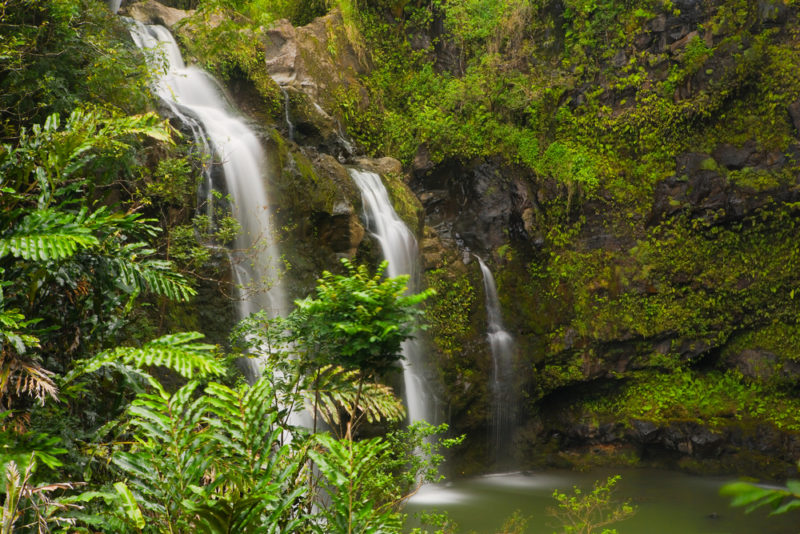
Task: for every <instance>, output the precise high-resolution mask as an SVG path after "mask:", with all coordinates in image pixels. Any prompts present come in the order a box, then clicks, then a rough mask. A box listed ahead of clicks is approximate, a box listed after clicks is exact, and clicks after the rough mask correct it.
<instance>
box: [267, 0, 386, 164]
mask: <svg viewBox="0 0 800 534" xmlns="http://www.w3.org/2000/svg"><path fill="white" fill-rule="evenodd" d="M254 38H260V40H261V43H262V46H263V49H264V58H265V59H264V67H265V70H266V72H267V74H269V76H270V77H271V78H272V79H273V80H274V81H275V82H276V83H277V84H278V85H279V86H280V87H281V90H282V91H283V92H284V93H285V95H287V96H288V99H289V116H290V120H291V121H292V122H293V123H294V124H295V127H296V128H295V130H296V133H297V134H299V135H298V136H297V139H296V141H297V142H298V143H300V144H303V145H311V146H315V147H318V148H319V149H320V150H321V151H324V152H328V153H332V154H334V155H337V156H338V157H339V158H340V159H341V160H343V161H344V160H346V159H347V158H349V157H350V156H351V155H352V154H353V152H354V149H353V146H352V145H351V143H350V142H349V141H348V140H347V139H346V138H345V136H344V135H343V133H342V131H341V126H340V124H339V122H338V121H337V119H336V118H335V117H334V116H332V114H331V113H332V112H331V110H334V109H336V108H337V105H338V102H337V100H336V98H337V95H338V94H341V93H342V92H346V93H347V94H350V95H354V96H355V102H354V103H355V106H356V107H357V108H365V107H366V106H367V105H368V103H369V95H368V93H367V90H366V89H365V88H364V86H363V85H362V84H361V83H360V81H359V76H361V75H363V74H365V73H366V72H368V71H369V68H370V64H369V61H368V59H367V56H366V54H365V53H364V51H363V44H362V43H354V42H352V41H351V40H350V38H349V35H348V34H347V32H346V30H345V25H344V23H343V21H342V17H341V13H340V12H339V11H338V10H337V9H334V10H332V11H331V12H330V13H328V14H327V15H325V16H323V17H319V18H316V19H314V20H313V21H312V22H311V23H309V24H307V25H306V26H302V27H294V26H292V25H291V23H289V21H287V20H279V21H276V22H275V24H274V25H273V26H271V27H270V28H269V29H266V30H263V33H262V34H261V35H260V36H254Z"/></svg>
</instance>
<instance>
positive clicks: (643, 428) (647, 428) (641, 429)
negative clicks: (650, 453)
mask: <svg viewBox="0 0 800 534" xmlns="http://www.w3.org/2000/svg"><path fill="white" fill-rule="evenodd" d="M631 425H633V429H634V431H635V432H636V437H637V438H638V439H639V440H640V441H642V442H643V443H650V442H654V441H656V439H657V438H658V433H659V428H658V425H656V424H655V423H654V422H652V421H646V420H643V419H631Z"/></svg>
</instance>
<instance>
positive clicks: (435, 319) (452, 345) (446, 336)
mask: <svg viewBox="0 0 800 534" xmlns="http://www.w3.org/2000/svg"><path fill="white" fill-rule="evenodd" d="M425 278H426V281H427V286H428V287H429V288H432V289H433V290H435V291H436V297H435V298H433V299H431V300H430V301H428V303H427V304H426V308H425V317H426V319H427V320H428V322H429V324H430V332H431V337H432V338H433V341H434V343H435V344H436V347H437V348H438V349H439V351H440V352H441V353H442V354H443V355H444V356H445V357H446V358H452V357H454V356H457V355H458V353H459V352H460V350H461V349H462V348H463V347H464V346H466V345H467V344H469V340H470V339H472V338H474V337H475V336H477V335H479V334H478V332H477V331H476V329H475V322H474V321H473V318H472V315H473V311H474V310H475V309H476V308H477V307H476V304H477V292H476V289H475V286H474V285H473V283H472V281H471V280H470V278H469V277H468V276H466V275H460V276H459V275H455V274H454V273H452V272H451V271H449V270H448V269H447V268H446V267H443V268H440V269H435V270H431V271H427V272H426V273H425Z"/></svg>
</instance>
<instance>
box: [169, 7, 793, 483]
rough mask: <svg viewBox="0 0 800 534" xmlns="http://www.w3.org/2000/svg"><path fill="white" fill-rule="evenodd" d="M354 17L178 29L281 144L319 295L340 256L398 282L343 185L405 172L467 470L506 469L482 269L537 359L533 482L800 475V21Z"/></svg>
mask: <svg viewBox="0 0 800 534" xmlns="http://www.w3.org/2000/svg"><path fill="white" fill-rule="evenodd" d="M312 4H313V5H312ZM334 4H336V6H335V7H334V8H332V9H330V10H329V9H328V8H327V7H325V6H320V5H318V4H317V3H313V2H299V3H298V4H297V6H296V10H295V11H293V12H282V11H279V10H278V9H277V8H276V11H275V12H274V13H271V12H264V13H261V15H260V16H261V18H260V19H257V18H256V17H255V16H254V15H253V11H252V9H250V10H249V11H248V9H249V8H248V6H250V8H252V7H253V6H251V5H250V3H247V2H239V3H237V4H236V5H235V8H236V9H230V6H228V7H227V8H226V7H225V6H221V5H220V4H213V5H212V3H207V4H204V3H202V2H200V3H199V4H198V5H197V6H194V7H198V8H200V9H199V10H198V11H197V12H196V13H195V14H194V15H193V16H192V17H189V18H188V19H186V20H185V21H184V22H181V23H178V26H177V27H178V28H180V30H179V33H180V34H181V35H182V36H183V43H184V45H185V47H186V49H187V51H188V52H189V53H191V54H193V55H194V57H196V58H197V60H198V61H200V62H201V63H203V64H204V65H205V66H207V67H209V68H210V69H212V70H213V71H215V72H216V73H217V74H219V75H221V76H222V77H223V78H224V79H226V80H227V84H228V87H229V89H230V90H231V91H232V94H233V96H234V98H235V99H236V100H237V101H238V102H239V103H240V104H241V105H242V107H243V109H245V110H246V111H248V113H250V115H251V116H253V117H255V118H257V119H258V120H259V121H262V122H263V124H265V125H267V124H271V125H275V128H276V130H275V131H273V132H272V133H268V134H266V133H265V137H269V138H270V139H271V141H269V143H270V145H271V146H272V148H273V153H274V154H275V158H273V161H274V162H275V163H274V166H275V169H274V172H273V179H272V182H273V187H274V188H275V189H276V190H277V191H278V194H277V196H276V199H277V200H275V203H276V207H278V208H280V210H279V218H280V219H281V222H282V223H283V226H284V228H285V236H284V238H285V239H286V240H287V243H289V242H291V243H295V244H297V246H295V247H291V246H289V247H285V250H290V249H291V250H296V251H302V250H303V249H304V251H303V252H297V253H293V254H295V257H293V258H290V260H289V261H290V263H291V264H293V265H295V267H294V273H295V274H294V275H292V274H290V275H289V276H296V280H297V281H298V284H299V285H300V286H303V287H306V288H307V287H309V286H310V282H311V281H312V280H313V277H314V276H316V275H317V274H318V272H319V270H320V269H321V268H324V267H327V266H329V265H330V264H331V259H333V258H334V257H335V256H336V255H342V254H344V255H348V256H350V257H353V256H354V255H360V256H361V257H362V258H367V257H372V258H374V257H375V254H374V253H373V252H371V246H370V245H369V240H368V239H365V238H364V231H363V228H362V227H361V225H360V223H359V221H358V218H357V214H358V211H359V202H360V200H359V199H358V198H357V195H355V194H354V192H353V191H352V185H349V181H348V180H347V176H346V173H345V172H344V168H343V167H342V163H344V164H350V165H359V166H365V165H366V166H369V165H370V163H369V162H365V161H364V160H361V161H359V160H358V158H359V157H363V156H370V157H373V158H377V157H386V156H389V157H392V158H397V160H399V163H397V162H392V160H385V161H384V162H383V163H382V164H381V163H377V164H375V165H378V167H379V169H378V170H380V171H381V172H382V174H383V175H384V177H388V180H389V183H393V184H395V187H393V188H392V193H393V196H394V200H395V202H396V205H397V208H398V212H400V213H401V214H402V215H403V216H404V219H405V220H406V222H407V223H409V224H410V226H411V227H412V228H414V229H416V230H417V233H418V237H419V239H420V244H421V249H422V258H421V260H422V262H423V265H424V268H425V271H426V280H427V283H428V284H429V285H430V286H432V287H434V288H436V289H437V291H438V295H439V296H438V298H437V299H435V301H434V302H433V303H430V304H429V305H428V317H429V320H430V322H431V325H432V328H431V330H430V336H429V337H430V341H431V344H432V353H433V354H434V356H432V358H433V359H434V360H435V362H436V367H437V369H438V374H439V380H440V382H441V388H442V391H441V396H442V398H444V399H446V402H447V403H448V410H447V411H448V413H449V418H450V422H451V424H452V425H453V427H454V428H455V429H456V430H457V431H464V432H467V433H468V434H469V436H470V438H471V442H472V446H471V447H470V448H469V452H467V453H465V455H464V456H465V458H467V459H468V460H469V461H465V462H464V469H475V468H476V466H477V465H482V464H485V463H486V458H487V457H488V455H487V451H486V444H485V443H484V441H485V440H484V438H483V436H485V429H486V427H487V425H488V419H489V411H488V408H487V407H488V406H489V402H488V398H489V390H488V382H489V376H490V375H491V368H492V363H491V359H490V353H489V349H488V346H487V344H486V341H485V329H486V326H485V322H486V321H485V312H484V309H485V308H484V306H483V302H482V300H483V298H484V295H483V289H482V284H481V280H480V271H479V269H478V266H477V263H476V262H475V261H474V260H473V254H477V255H479V256H481V257H483V258H484V259H485V260H487V262H488V263H489V264H490V266H491V267H492V269H493V271H494V272H495V276H496V278H497V281H498V286H499V293H500V299H501V304H502V307H503V315H504V318H505V322H506V325H507V327H508V329H509V330H510V331H511V333H512V334H513V335H514V337H515V340H516V370H517V373H516V377H517V384H516V385H515V387H516V388H518V390H519V393H520V395H521V397H520V398H522V399H524V402H522V403H520V406H519V409H518V413H517V414H516V417H517V420H518V427H519V431H518V432H517V434H516V438H515V439H516V447H515V448H516V450H517V451H518V455H519V458H518V461H519V462H521V464H522V465H526V466H533V465H538V464H541V463H562V462H565V463H570V464H576V463H577V464H582V463H586V462H590V463H591V462H606V461H612V462H619V461H624V462H630V461H634V462H635V461H642V460H643V461H649V460H653V461H658V462H662V463H663V462H667V463H670V464H680V465H682V466H684V467H687V468H693V469H709V468H710V469H717V470H742V471H751V472H764V471H765V470H766V471H768V472H770V473H771V474H782V473H784V472H786V471H787V470H791V469H792V464H793V462H794V460H795V459H796V458H797V456H798V453H800V441H798V436H800V434H798V432H800V419H798V417H797V415H796V414H797V413H800V412H798V409H797V408H798V407H800V400H798V395H797V393H798V392H797V389H796V386H795V384H796V383H797V379H798V377H800V353H798V345H800V343H799V342H798V339H800V327H799V326H798V323H797V315H798V313H797V312H798V303H797V302H798V299H800V297H798V299H796V298H795V296H796V295H795V291H796V288H797V287H798V282H800V275H798V274H797V272H796V268H795V266H796V265H797V259H798V255H800V245H798V240H797V235H798V233H797V229H796V225H797V223H798V208H797V206H798V205H797V202H798V200H800V198H798V197H800V191H798V179H800V83H798V80H797V72H800V53H799V52H800V50H798V49H799V48H800V22H798V13H799V12H800V6H798V4H797V2H795V1H793V0H760V1H758V2H750V1H744V0H726V1H722V0H705V1H704V0H673V1H670V0H649V1H647V2H639V3H636V5H633V4H628V3H624V2H614V1H611V0H592V1H588V0H483V1H478V0H458V1H456V0H448V1H430V2H429V1H422V0H418V1H412V2H398V1H389V0H383V1H380V2H361V3H353V2H350V1H344V0H342V1H339V2H336V3H334ZM281 17H289V18H290V19H293V20H286V19H282V18H281ZM314 17H317V18H314ZM292 23H294V24H292ZM270 128H271V127H270ZM387 162H389V163H387ZM406 184H407V186H406ZM409 187H410V189H411V190H413V194H412V193H411V192H410V191H409ZM401 207H402V209H401ZM302 293H303V291H301V290H299V289H298V291H297V294H302Z"/></svg>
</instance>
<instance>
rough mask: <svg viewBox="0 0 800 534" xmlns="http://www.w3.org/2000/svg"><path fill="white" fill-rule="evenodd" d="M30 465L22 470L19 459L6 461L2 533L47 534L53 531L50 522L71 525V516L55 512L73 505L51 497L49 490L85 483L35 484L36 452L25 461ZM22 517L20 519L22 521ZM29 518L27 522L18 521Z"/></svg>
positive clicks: (68, 487) (0, 527)
mask: <svg viewBox="0 0 800 534" xmlns="http://www.w3.org/2000/svg"><path fill="white" fill-rule="evenodd" d="M26 464H27V467H26V468H25V469H24V470H23V471H22V473H20V470H19V467H18V466H17V464H16V462H13V461H11V462H8V463H7V464H5V469H4V472H3V473H2V474H3V481H2V485H3V487H4V489H5V491H4V493H5V501H4V502H3V517H2V523H0V534H12V533H13V532H14V530H16V529H17V528H19V529H25V530H28V531H33V529H34V528H35V529H36V532H38V533H40V534H44V533H47V532H50V528H49V526H50V524H52V523H56V524H65V525H67V524H69V523H70V519H69V518H66V517H60V516H58V515H56V512H59V511H64V510H67V509H69V508H70V507H72V506H74V505H71V504H68V503H62V502H59V501H58V500H55V499H52V498H50V495H49V494H50V493H52V492H54V491H60V490H71V489H74V488H76V487H77V486H80V485H82V484H75V483H70V482H61V483H56V484H41V485H33V484H32V478H33V473H34V471H35V466H36V461H35V460H34V458H33V455H32V456H31V458H30V459H29V461H28V462H26ZM20 520H21V521H20ZM26 520H30V523H28V524H19V523H22V522H25V521H26Z"/></svg>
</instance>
